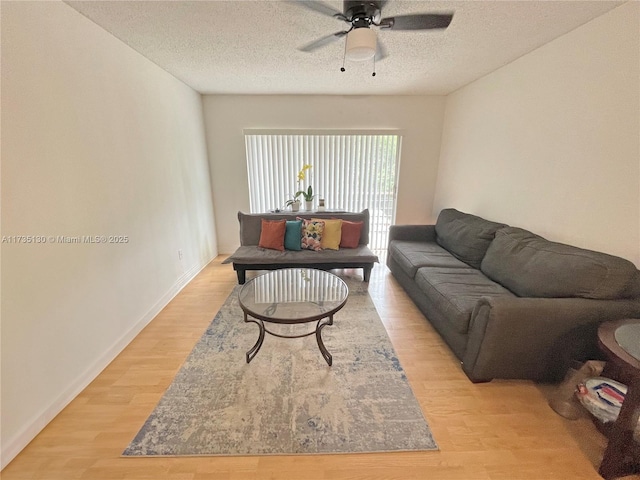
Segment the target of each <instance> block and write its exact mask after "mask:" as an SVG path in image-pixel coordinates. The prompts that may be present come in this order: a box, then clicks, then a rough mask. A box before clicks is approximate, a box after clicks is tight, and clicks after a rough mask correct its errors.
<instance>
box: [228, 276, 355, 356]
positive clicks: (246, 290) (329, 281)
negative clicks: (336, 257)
mask: <svg viewBox="0 0 640 480" xmlns="http://www.w3.org/2000/svg"><path fill="white" fill-rule="evenodd" d="M348 295H349V288H348V287H347V284H346V283H345V282H344V281H343V280H342V279H341V278H340V277H337V276H336V275H334V274H332V273H329V272H325V271H323V270H315V269H310V268H285V269H281V270H273V271H271V272H269V273H266V274H264V275H260V276H259V277H256V278H254V279H252V280H250V281H249V282H247V283H245V284H244V285H243V286H242V288H241V289H240V292H239V293H238V300H239V302H240V308H242V311H243V312H244V321H245V322H252V323H255V324H257V325H258V328H259V329H260V330H259V333H258V341H257V342H256V344H255V345H254V346H253V347H251V349H250V350H249V351H248V352H247V354H246V358H247V363H249V362H251V360H253V358H254V357H255V356H256V355H257V354H258V351H260V347H262V343H263V341H264V337H265V333H268V334H269V335H273V336H275V337H280V338H301V337H308V336H310V335H313V334H315V336H316V340H317V342H318V348H319V349H320V353H322V356H323V358H324V359H325V360H326V362H327V363H328V364H329V366H331V363H332V357H331V354H330V353H329V352H328V351H327V349H326V347H325V346H324V343H323V341H322V329H323V328H324V327H326V326H327V325H333V315H334V314H335V313H336V312H337V311H339V310H340V309H341V308H342V307H344V305H345V303H347V297H348ZM314 322H315V323H316V325H315V329H314V330H312V331H311V332H305V333H301V334H299V335H288V334H282V333H276V332H274V331H273V330H269V329H268V328H267V327H266V326H265V323H272V324H280V325H283V324H285V325H292V324H301V323H314Z"/></svg>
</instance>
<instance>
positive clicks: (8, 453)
mask: <svg viewBox="0 0 640 480" xmlns="http://www.w3.org/2000/svg"><path fill="white" fill-rule="evenodd" d="M214 258H215V256H213V257H211V258H210V259H209V260H207V261H205V262H204V264H197V265H194V266H193V267H192V268H190V269H189V270H187V271H186V272H185V273H183V274H182V275H181V276H180V277H178V279H177V280H176V282H175V283H174V284H173V286H172V287H171V288H170V289H169V290H168V291H167V292H166V293H165V294H164V295H162V297H160V299H159V300H158V301H157V302H156V303H155V304H154V305H153V306H152V307H151V308H150V309H149V310H148V311H147V313H145V314H144V315H143V316H142V317H141V318H140V319H139V320H138V321H137V322H136V323H135V324H134V325H133V326H132V327H131V328H130V329H129V330H128V331H127V332H125V333H124V334H123V335H122V336H121V337H120V338H119V339H118V340H117V341H116V342H115V343H114V344H113V345H112V346H111V347H110V348H109V349H108V350H107V351H106V352H105V353H103V354H102V355H101V356H100V357H99V358H98V359H97V360H96V361H95V362H94V363H93V364H92V365H90V366H89V367H88V368H87V369H86V370H85V371H84V372H83V373H82V374H81V375H80V376H79V377H78V378H77V379H76V381H75V382H73V383H72V384H71V385H70V386H69V387H68V388H67V389H66V390H65V391H64V392H63V393H62V394H60V395H59V396H58V398H56V399H55V400H53V401H52V402H51V403H50V404H49V406H48V407H46V408H45V409H44V410H42V411H41V412H40V413H39V414H38V415H36V416H34V417H33V419H32V420H31V421H30V422H29V423H28V424H27V425H25V427H24V428H23V429H22V430H21V431H20V432H18V433H17V434H16V435H14V437H13V438H11V439H10V440H9V441H7V442H5V443H3V445H2V446H1V448H0V471H2V470H3V469H4V468H5V467H6V466H7V465H9V463H11V461H12V460H13V459H14V458H15V457H17V456H18V454H19V453H20V452H21V451H22V450H23V449H24V448H25V447H26V446H27V445H29V443H30V442H31V441H32V440H33V439H34V438H35V437H36V436H37V435H38V434H39V433H40V432H41V431H42V430H43V429H44V428H45V427H46V426H47V425H48V424H49V422H51V420H53V419H54V418H55V417H56V416H57V415H58V414H59V413H60V412H61V411H62V410H63V409H64V408H65V407H66V406H67V405H69V403H71V401H72V400H73V399H74V398H76V397H77V396H78V395H79V394H80V392H82V391H83V390H84V389H85V388H86V387H87V386H88V385H89V384H90V383H91V382H92V381H93V380H95V378H96V377H97V376H98V375H100V373H101V372H102V371H103V370H104V369H105V368H106V367H107V366H108V365H109V364H110V363H111V362H112V361H113V360H115V358H116V357H117V356H118V355H120V353H121V352H122V351H123V350H124V349H125V348H126V347H127V345H129V343H131V341H132V340H133V339H134V338H136V336H138V334H139V333H140V332H141V331H142V329H143V328H144V327H146V326H147V325H148V324H149V323H150V322H151V321H152V320H153V319H154V318H155V317H156V316H157V315H158V314H159V313H160V311H161V310H162V309H163V308H164V307H166V306H167V304H168V303H169V302H170V301H171V300H173V299H174V298H175V296H176V295H178V293H180V291H181V290H182V289H183V288H184V287H186V286H187V284H188V283H189V282H190V281H191V280H193V279H194V278H195V276H196V275H198V273H200V272H201V271H202V270H203V269H204V268H205V267H206V266H207V265H209V263H211V261H212V260H213V259H214Z"/></svg>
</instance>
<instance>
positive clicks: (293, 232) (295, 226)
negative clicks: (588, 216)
mask: <svg viewBox="0 0 640 480" xmlns="http://www.w3.org/2000/svg"><path fill="white" fill-rule="evenodd" d="M284 248H285V250H302V220H287V228H286V230H285V232H284Z"/></svg>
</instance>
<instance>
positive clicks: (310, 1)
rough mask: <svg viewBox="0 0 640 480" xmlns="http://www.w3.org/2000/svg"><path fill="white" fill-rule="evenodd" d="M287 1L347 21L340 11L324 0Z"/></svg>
mask: <svg viewBox="0 0 640 480" xmlns="http://www.w3.org/2000/svg"><path fill="white" fill-rule="evenodd" d="M287 3H292V4H295V5H300V6H302V7H305V8H308V9H309V10H313V11H314V12H318V13H321V14H322V15H326V16H328V17H335V18H337V19H339V20H344V21H345V22H346V21H348V20H347V17H345V16H344V14H343V13H342V12H339V11H338V10H336V9H335V8H333V7H331V6H329V5H327V4H326V3H324V2H320V1H317V0H290V1H289V2H287Z"/></svg>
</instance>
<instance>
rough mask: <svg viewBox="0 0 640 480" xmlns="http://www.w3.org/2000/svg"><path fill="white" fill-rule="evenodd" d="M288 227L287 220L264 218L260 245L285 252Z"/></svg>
mask: <svg viewBox="0 0 640 480" xmlns="http://www.w3.org/2000/svg"><path fill="white" fill-rule="evenodd" d="M286 229H287V221H286V220H264V219H263V220H262V230H261V231H260V242H258V246H259V247H262V248H269V249H271V250H280V251H281V252H284V233H285V231H286Z"/></svg>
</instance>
